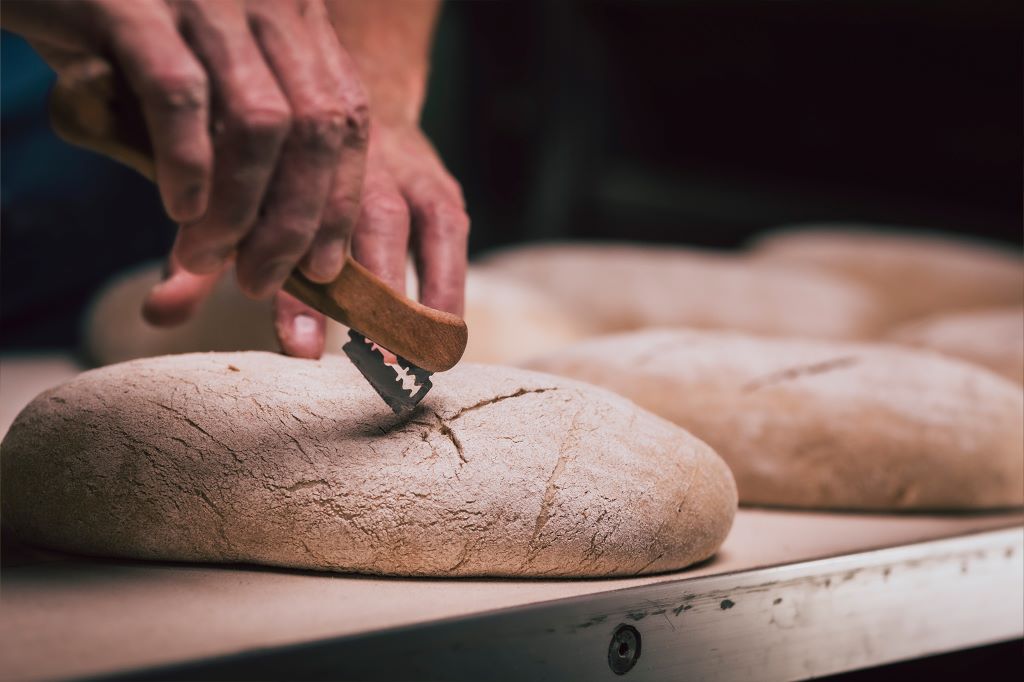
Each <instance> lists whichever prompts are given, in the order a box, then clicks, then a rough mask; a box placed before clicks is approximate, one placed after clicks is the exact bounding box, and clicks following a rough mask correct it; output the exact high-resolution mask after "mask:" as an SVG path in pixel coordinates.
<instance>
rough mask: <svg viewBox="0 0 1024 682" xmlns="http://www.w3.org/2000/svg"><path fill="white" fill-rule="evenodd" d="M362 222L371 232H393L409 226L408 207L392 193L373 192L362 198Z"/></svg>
mask: <svg viewBox="0 0 1024 682" xmlns="http://www.w3.org/2000/svg"><path fill="white" fill-rule="evenodd" d="M363 218H364V220H363V222H364V224H365V226H366V229H368V230H369V231H371V232H378V231H388V232H390V231H394V230H395V228H396V227H397V228H399V229H402V228H407V227H408V225H409V207H408V206H407V205H406V203H405V200H404V199H402V197H401V196H400V195H398V194H395V193H392V192H374V193H372V194H367V195H366V196H365V197H363Z"/></svg>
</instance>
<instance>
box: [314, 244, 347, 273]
mask: <svg viewBox="0 0 1024 682" xmlns="http://www.w3.org/2000/svg"><path fill="white" fill-rule="evenodd" d="M344 260H345V242H343V241H340V240H339V241H332V242H328V243H327V244H324V245H323V246H321V247H319V248H318V249H316V250H315V251H314V252H313V253H312V255H311V257H310V260H309V274H310V276H311V277H313V278H315V279H317V280H321V281H325V282H326V281H329V280H332V279H334V278H335V277H337V276H338V272H339V271H340V270H341V264H342V262H343V261H344Z"/></svg>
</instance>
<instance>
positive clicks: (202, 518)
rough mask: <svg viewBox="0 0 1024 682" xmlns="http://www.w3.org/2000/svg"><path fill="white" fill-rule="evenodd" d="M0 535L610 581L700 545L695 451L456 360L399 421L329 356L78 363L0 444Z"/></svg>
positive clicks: (151, 553)
mask: <svg viewBox="0 0 1024 682" xmlns="http://www.w3.org/2000/svg"><path fill="white" fill-rule="evenodd" d="M0 468H2V486H3V490H2V496H0V501H2V506H3V520H4V524H5V529H6V530H10V531H13V532H15V533H16V534H17V535H18V536H20V537H21V538H22V539H24V540H27V541H29V542H33V543H36V544H40V545H43V546H47V547H51V548H55V549H61V550H67V551H74V552H82V553H88V554H98V555H110V556H119V557H131V558H138V559H166V560H182V561H216V562H255V563H262V564H270V565H276V566H292V567H297V568H309V569H323V570H333V571H345V572H360V573H372V574H389V575H410V576H411V575H421V576H612V575H632V574H640V573H653V572H658V571H666V570H673V569H679V568H682V567H684V566H687V565H689V564H692V563H694V562H697V561H701V560H703V559H705V558H707V557H709V556H710V555H711V554H713V553H714V552H715V550H716V549H717V548H718V546H719V545H720V544H721V542H722V541H723V539H724V538H725V535H726V533H727V532H728V530H729V527H730V525H731V523H732V518H733V514H734V512H735V506H736V490H735V484H734V482H733V479H732V476H731V474H730V473H729V470H728V468H727V467H726V466H725V464H724V463H723V462H722V460H721V459H720V458H719V457H718V456H717V455H716V454H715V453H714V452H713V451H712V450H711V448H709V447H708V446H707V445H705V444H704V443H703V442H701V441H699V440H698V439H696V438H695V437H693V436H691V435H690V434H688V433H686V432H685V431H684V430H682V429H680V428H679V427H677V426H674V425H673V424H670V423H668V422H667V421H665V420H663V419H661V418H659V417H656V416H654V415H652V414H650V413H648V412H645V411H643V410H641V409H639V408H637V407H636V406H635V405H633V404H632V403H630V402H629V401H627V400H625V399H623V398H621V397H619V396H616V395H614V394H612V393H610V392H608V391H604V390H601V389H598V388H595V387H592V386H587V385H585V384H580V383H578V382H574V381H570V380H567V379H563V378H558V377H552V376H547V375H543V374H538V373H534V372H527V371H524V370H516V369H508V368H498V367H486V366H481V365H468V366H467V365H460V366H458V367H457V368H455V369H453V370H452V371H450V372H446V373H444V374H443V375H438V376H437V377H435V388H434V390H433V391H432V392H431V393H430V394H429V395H428V396H427V397H426V399H425V400H424V402H423V403H422V404H421V406H420V408H419V409H418V410H417V412H416V413H414V415H413V416H412V418H411V419H410V420H408V421H401V420H399V419H398V418H397V417H395V416H394V415H392V414H391V413H390V411H389V410H388V409H387V408H386V407H385V406H384V404H383V403H382V402H381V400H380V398H379V397H378V396H377V395H376V394H375V393H374V392H373V390H372V389H371V388H370V387H369V386H368V385H367V384H366V382H365V381H364V380H363V379H362V377H361V376H360V375H359V374H358V373H357V372H356V371H355V370H354V369H353V368H352V366H351V364H350V363H349V362H348V360H347V359H344V358H340V357H336V356H335V357H325V358H324V359H323V360H320V361H312V360H298V359H293V358H286V357H283V356H279V355H274V354H269V353H256V352H252V353H210V354H189V355H175V356H167V357H161V358H152V359H146V360H137V361H132V362H128V363H123V364H118V365H112V366H110V367H105V368H102V369H97V370H92V371H89V372H85V373H83V374H81V375H80V376H78V377H77V378H75V379H73V380H72V381H70V382H68V383H66V384H64V385H62V386H60V387H57V388H55V389H52V390H50V391H47V392H45V393H43V394H41V395H40V396H39V397H38V398H36V399H35V400H34V401H33V402H32V403H31V404H30V405H29V406H28V407H26V408H25V410H24V411H23V412H22V413H21V415H20V416H19V417H18V418H17V420H16V421H15V423H14V425H13V426H12V427H11V429H10V431H9V433H8V435H7V437H6V438H5V439H4V441H3V444H2V446H0Z"/></svg>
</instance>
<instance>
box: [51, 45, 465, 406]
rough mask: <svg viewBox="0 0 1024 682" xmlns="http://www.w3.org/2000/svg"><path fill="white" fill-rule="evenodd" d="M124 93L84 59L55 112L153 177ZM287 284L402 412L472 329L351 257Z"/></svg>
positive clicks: (63, 126)
mask: <svg viewBox="0 0 1024 682" xmlns="http://www.w3.org/2000/svg"><path fill="white" fill-rule="evenodd" d="M127 93H128V90H127V89H126V88H125V87H118V82H117V79H116V77H115V76H114V74H113V73H112V71H111V70H110V67H109V65H107V64H106V63H105V62H99V61H92V62H83V64H82V66H81V67H80V68H79V69H78V70H76V71H71V72H68V73H65V74H62V75H61V77H60V79H59V80H58V82H57V85H56V87H55V88H54V91H53V93H52V94H51V96H50V118H51V121H52V123H53V127H54V130H55V131H56V132H57V134H58V135H59V136H60V137H62V138H63V139H65V140H67V141H68V142H71V143H73V144H76V145H79V146H82V147H86V148H89V149H92V150H94V151H97V152H100V153H102V154H105V155H107V156H110V157H112V158H114V159H116V160H118V161H120V162H122V163H124V164H127V165H128V166H131V167H132V168H134V169H135V170H137V171H139V172H140V173H142V174H143V175H145V176H146V177H148V178H150V179H153V178H154V176H155V167H154V163H153V158H152V151H151V147H150V143H149V139H148V136H147V133H146V127H145V124H144V122H143V119H142V114H141V111H140V110H139V107H138V104H137V102H136V101H135V100H134V97H131V96H130V95H127ZM284 289H285V291H287V292H288V293H290V294H291V295H293V296H295V297H296V298H298V299H299V300H300V301H302V302H303V303H305V304H306V305H308V306H310V307H312V308H314V309H315V310H318V311H320V312H321V313H323V314H324V315H327V316H328V317H330V318H332V319H334V320H337V321H338V322H340V323H342V324H344V325H345V326H347V327H349V339H350V340H349V342H348V343H346V344H345V345H344V346H343V347H342V350H343V351H344V352H345V354H346V355H347V356H348V357H349V359H351V361H352V363H353V364H354V365H355V366H356V368H357V369H358V370H359V372H360V373H361V374H362V375H363V376H364V377H365V378H366V380H367V381H368V382H369V383H370V385H371V386H372V387H373V388H374V390H375V391H376V392H377V393H378V395H380V397H381V398H383V399H384V402H385V403H387V405H388V407H390V408H391V409H392V410H393V411H394V412H395V414H397V415H399V416H404V415H406V414H408V413H410V412H412V411H413V410H414V409H415V407H416V405H417V404H418V403H419V402H420V401H421V400H422V399H423V397H424V396H426V394H427V392H428V391H429V390H430V389H431V386H432V384H431V382H430V376H431V374H432V373H434V372H443V371H445V370H447V369H451V368H452V367H453V366H455V364H456V363H457V362H458V361H459V359H460V358H461V357H462V353H463V351H465V349H466V341H467V339H468V331H467V329H466V323H465V322H464V321H463V320H462V319H461V318H459V317H458V316H456V315H452V314H450V313H446V312H442V311H439V310H434V309H432V308H428V307H427V306H424V305H421V304H420V303H417V302H416V301H412V300H410V299H409V298H407V297H405V296H403V295H401V294H399V293H398V292H395V291H394V290H392V289H390V288H389V287H388V286H387V285H386V284H384V282H382V281H381V280H380V279H378V278H377V277H375V276H374V275H373V274H372V273H371V272H369V271H368V270H367V269H366V268H364V267H363V266H362V265H360V264H359V263H357V262H356V261H355V260H353V259H352V257H351V256H349V257H348V258H347V259H346V261H345V266H344V267H343V268H342V270H341V274H340V275H339V276H338V277H337V279H335V280H334V281H333V282H330V283H328V284H320V283H317V282H313V281H311V280H309V279H307V278H306V277H305V276H304V275H302V273H300V272H299V271H297V270H296V271H295V272H293V273H292V275H291V276H290V277H289V278H288V280H287V281H286V283H285V285H284ZM371 339H372V341H371ZM378 344H379V346H378ZM383 348H387V349H388V350H390V351H391V352H392V353H394V354H395V356H396V357H397V364H394V365H392V364H388V363H387V362H386V361H385V357H384V354H383V352H382V349H383Z"/></svg>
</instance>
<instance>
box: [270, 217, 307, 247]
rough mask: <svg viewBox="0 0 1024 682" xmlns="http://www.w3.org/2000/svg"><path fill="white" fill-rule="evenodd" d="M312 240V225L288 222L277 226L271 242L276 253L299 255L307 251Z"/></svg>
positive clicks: (293, 221)
mask: <svg viewBox="0 0 1024 682" xmlns="http://www.w3.org/2000/svg"><path fill="white" fill-rule="evenodd" d="M312 238H313V226H312V225H311V224H307V223H306V222H305V221H299V220H286V221H282V222H280V223H279V224H278V225H277V226H275V228H274V232H273V235H272V238H271V239H270V240H269V241H270V242H271V243H272V245H273V250H274V252H275V253H284V254H294V255H299V254H301V253H303V252H304V251H305V250H306V248H307V247H308V246H309V242H310V241H311V240H312Z"/></svg>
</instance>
